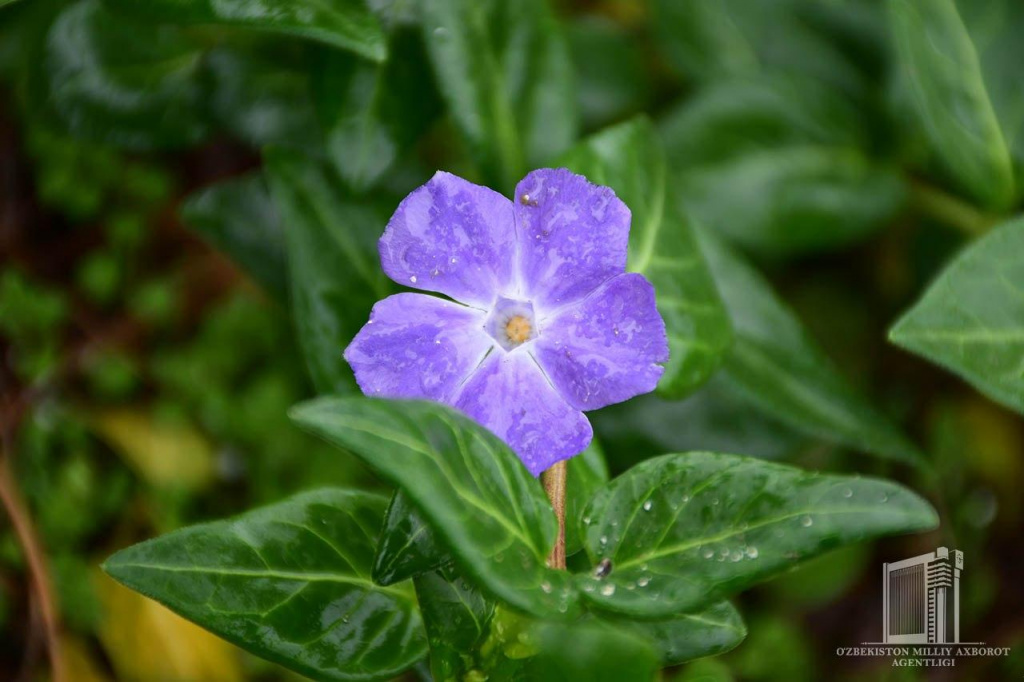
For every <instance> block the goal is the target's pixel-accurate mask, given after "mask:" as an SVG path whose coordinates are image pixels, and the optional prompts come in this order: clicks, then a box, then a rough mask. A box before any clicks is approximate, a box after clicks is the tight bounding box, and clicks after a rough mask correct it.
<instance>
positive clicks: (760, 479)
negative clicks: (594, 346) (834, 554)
mask: <svg viewBox="0 0 1024 682" xmlns="http://www.w3.org/2000/svg"><path fill="white" fill-rule="evenodd" d="M586 514H587V516H589V517H590V523H589V524H586V523H584V527H583V529H582V530H583V532H584V533H585V536H586V547H587V553H588V555H589V556H590V558H591V560H592V561H593V562H594V564H595V565H596V564H597V562H599V561H600V560H602V559H604V558H607V559H609V560H610V561H611V570H610V573H609V574H608V575H607V576H606V577H604V578H599V577H596V576H595V575H593V574H586V575H580V576H578V578H579V582H580V586H581V588H582V591H583V595H584V596H585V597H586V598H587V599H588V600H590V601H591V602H593V603H594V604H595V605H597V606H598V607H600V608H602V609H607V610H609V611H615V612H620V613H627V614H632V615H635V616H640V617H644V618H657V617H660V616H668V615H671V614H674V613H680V612H686V611H692V610H694V609H699V608H702V607H704V606H705V605H708V604H710V603H712V602H714V601H716V600H719V599H722V598H723V597H726V596H728V595H730V594H732V593H735V592H738V591H740V590H743V589H745V588H747V587H749V586H750V585H753V584H754V583H756V582H759V581H761V580H764V579H766V578H768V577H771V576H773V575H775V574H777V573H779V572H781V571H784V570H786V569H787V568H789V567H791V566H793V565H795V564H796V563H797V562H799V561H800V560H802V559H807V558H810V557H813V556H816V555H818V554H821V553H822V552H825V551H827V550H830V549H835V548H837V547H840V546H842V545H845V544H849V543H852V542H860V541H863V540H869V539H872V538H876V537H879V536H882V535H890V534H894V533H907V532H913V531H921V530H928V529H930V528H933V527H934V526H935V525H937V523H938V516H937V515H936V513H935V511H934V510H933V509H932V507H931V505H929V504H928V502H926V501H925V500H924V499H922V498H921V497H919V496H918V495H917V494H915V493H913V492H911V491H909V490H907V489H906V488H903V487H902V486H900V485H898V484H896V483H892V482H890V481H883V480H878V479H871V478H860V477H856V476H828V475H822V474H819V473H817V472H805V471H802V470H800V469H796V468H794V467H789V466H783V465H779V464H773V463H770V462H764V461H762V460H757V459H751V458H747V457H737V456H735V455H720V454H714V453H707V452H691V453H687V454H679V455H665V456H663V457H658V458H655V459H651V460H648V461H646V462H643V463H641V464H638V465H637V466H635V467H633V468H632V469H630V470H629V471H627V472H626V473H625V474H623V475H622V476H620V477H619V478H617V479H615V480H614V481H612V482H611V483H610V484H609V485H608V486H607V487H606V488H604V489H602V490H600V491H598V493H597V495H595V496H594V499H593V501H592V502H591V503H590V506H589V507H588V509H587V511H586Z"/></svg>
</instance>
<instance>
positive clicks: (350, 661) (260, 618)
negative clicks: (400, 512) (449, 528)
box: [103, 489, 426, 680]
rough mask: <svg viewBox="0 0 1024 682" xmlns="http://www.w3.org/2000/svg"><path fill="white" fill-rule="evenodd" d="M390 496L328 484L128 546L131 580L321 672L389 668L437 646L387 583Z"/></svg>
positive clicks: (284, 661)
mask: <svg viewBox="0 0 1024 682" xmlns="http://www.w3.org/2000/svg"><path fill="white" fill-rule="evenodd" d="M385 504H386V500H385V499H384V498H382V497H379V496H376V495H370V494H367V493H361V492H353V491H345V490H336V489H325V490H319V491H315V492H311V493H305V494H302V495H298V496H296V497H293V498H291V499H289V500H286V501H284V502H281V503H278V504H274V505H271V506H269V507H264V508H262V509H258V510H256V511H253V512H249V513H248V514H244V515H242V516H239V517H237V518H236V519H232V520H227V521H217V522H214V523H206V524H201V525H198V526H192V527H189V528H185V529H182V530H179V531H176V532H174V533H170V534H168V535H164V536H162V537H159V538H156V539H154V540H148V541H146V542H143V543H141V544H138V545H134V546H132V547H129V548H127V549H124V550H121V551H120V552H118V553H117V554H115V555H114V556H112V557H110V558H109V559H108V560H107V562H106V563H105V564H104V566H103V568H104V570H105V571H106V572H107V573H109V574H110V575H111V576H112V577H114V578H115V579H116V580H118V581H119V582H121V583H123V584H124V585H127V586H128V587H130V588H132V589H134V590H137V591H139V592H141V593H142V594H144V595H146V596H148V597H150V598H152V599H156V600H157V601H159V602H160V603H162V604H164V605H165V606H168V607H169V608H171V609H172V610H174V611H176V612H177V613H179V614H181V615H182V616H185V617H186V618H188V619H189V620H192V621H194V622H196V623H198V624H199V625H202V626H203V627H205V628H207V629H209V630H211V631H212V632H214V633H216V634H218V635H220V636H221V637H223V638H225V639H227V640H228V641H230V642H233V643H235V644H237V645H238V646H240V647H242V648H244V649H246V650H248V651H251V652H252V653H254V654H256V655H258V656H262V657H263V658H267V659H269V660H271V661H274V662H276V663H280V664H281V665H284V666H286V667H288V668H291V669H292V670H295V671H297V672H300V673H302V674H304V675H308V676H310V677H314V678H316V679H331V680H376V679H387V678H389V677H392V676H394V675H397V674H398V673H400V672H402V671H403V670H406V669H407V668H409V667H411V666H412V665H413V664H414V663H415V662H416V661H417V660H419V659H420V658H422V657H423V656H424V654H425V653H426V642H425V641H424V636H423V629H422V624H421V622H420V617H419V613H418V612H417V610H416V601H415V599H414V598H413V596H412V594H411V593H410V592H409V591H408V590H405V589H398V588H393V587H392V588H382V587H377V586H376V585H374V584H373V583H372V582H371V581H370V561H371V559H372V557H373V548H374V545H375V544H376V542H377V530H378V528H379V527H380V521H381V517H382V515H383V513H384V505H385Z"/></svg>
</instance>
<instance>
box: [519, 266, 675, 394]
mask: <svg viewBox="0 0 1024 682" xmlns="http://www.w3.org/2000/svg"><path fill="white" fill-rule="evenodd" d="M531 352H532V353H533V354H534V356H535V357H536V358H537V361H538V362H539V363H540V366H541V367H543V368H544V371H545V373H546V374H547V376H548V378H550V379H551V382H552V383H553V384H554V385H555V387H556V388H557V389H558V391H559V392H560V393H561V394H562V397H563V398H565V400H566V401H567V402H568V403H569V404H570V405H572V406H573V407H575V408H576V409H579V410H596V409H598V408H600V407H604V406H605V405H611V404H612V403H618V402H622V401H623V400H629V399H630V398H632V397H633V396H635V395H640V394H641V393H647V392H649V391H653V390H654V388H655V386H657V385H658V379H659V378H660V377H661V374H662V372H663V371H664V368H663V367H662V366H661V365H660V364H659V363H664V362H667V361H668V337H667V336H666V335H665V322H664V321H663V320H662V319H661V315H660V314H659V313H658V309H657V307H655V305H654V287H652V286H651V283H650V282H648V281H647V280H646V279H645V278H644V276H643V275H638V274H634V273H630V274H624V275H619V276H618V277H615V278H614V279H611V280H609V281H608V282H606V283H605V284H603V285H602V286H601V287H600V288H598V289H597V290H596V291H595V292H594V293H592V294H590V295H589V296H587V297H586V298H585V299H583V300H582V301H580V302H579V303H576V304H573V305H570V306H568V307H566V308H564V309H562V310H561V311H559V312H557V313H555V314H554V315H553V316H552V317H551V318H549V319H547V320H541V321H540V338H538V339H537V340H536V341H535V342H534V348H533V349H532V351H531Z"/></svg>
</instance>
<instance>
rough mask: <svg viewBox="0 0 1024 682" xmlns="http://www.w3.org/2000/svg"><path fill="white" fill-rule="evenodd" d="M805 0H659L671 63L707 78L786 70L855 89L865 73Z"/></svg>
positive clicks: (657, 22) (658, 22)
mask: <svg viewBox="0 0 1024 682" xmlns="http://www.w3.org/2000/svg"><path fill="white" fill-rule="evenodd" d="M814 4H821V3H810V2H804V1H803V0H717V1H715V2H708V1H707V0H655V2H654V3H653V8H652V9H653V13H654V17H653V22H652V23H653V26H654V29H655V33H656V36H657V38H658V39H659V43H660V45H661V47H662V49H663V50H664V52H665V55H666V56H667V57H668V58H669V62H670V63H671V64H672V65H673V66H675V67H676V68H677V69H678V70H679V71H680V73H682V74H684V75H686V76H688V77H691V78H696V79H699V80H701V81H714V80H717V79H719V78H721V77H722V76H734V75H747V76H754V75H765V74H769V73H777V72H786V73H801V74H806V75H809V76H811V77H813V78H816V79H818V80H821V81H824V82H828V83H831V84H833V85H837V86H839V87H842V88H843V89H845V90H847V91H850V92H857V91H859V90H862V89H863V88H864V78H863V75H862V74H861V73H859V71H858V69H857V68H856V66H855V65H854V64H852V63H851V62H850V60H849V59H847V58H846V57H845V55H843V53H842V51H841V50H840V48H839V45H838V44H837V41H835V40H833V39H831V38H830V37H829V36H827V35H824V34H823V33H821V32H819V31H818V30H816V29H815V27H814V26H813V24H812V23H811V22H808V21H807V14H808V12H807V10H808V5H814Z"/></svg>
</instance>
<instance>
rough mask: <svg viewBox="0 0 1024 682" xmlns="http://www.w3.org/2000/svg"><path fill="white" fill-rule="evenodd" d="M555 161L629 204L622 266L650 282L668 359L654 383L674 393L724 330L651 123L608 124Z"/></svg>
mask: <svg viewBox="0 0 1024 682" xmlns="http://www.w3.org/2000/svg"><path fill="white" fill-rule="evenodd" d="M561 162H562V163H564V164H565V165H566V166H568V167H569V168H571V169H572V170H574V171H576V172H578V173H582V174H583V175H585V176H587V178H589V179H590V181H591V182H595V183H597V184H600V185H607V186H609V187H611V188H612V189H614V190H615V193H616V194H617V195H618V196H619V198H621V199H622V200H623V201H624V202H625V203H626V205H627V206H628V207H629V209H630V210H631V211H632V213H633V220H632V227H631V228H630V233H629V261H628V263H627V266H626V268H627V270H629V271H630V272H639V273H641V274H643V275H644V276H645V277H647V279H648V280H650V282H651V283H652V284H653V285H654V291H655V294H656V296H657V305H658V311H659V312H660V313H661V316H662V318H663V319H664V320H665V327H666V330H667V332H668V342H669V353H670V355H669V361H668V364H667V365H666V366H665V373H664V375H663V376H662V378H661V381H660V382H659V384H658V391H659V392H660V393H662V394H663V395H666V396H669V397H674V398H679V397H682V396H684V395H686V394H687V393H690V392H692V391H693V390H694V389H695V388H696V387H697V386H699V385H700V384H701V383H703V382H704V381H705V380H706V379H707V378H708V377H709V376H710V375H711V373H712V372H714V371H715V370H716V369H717V368H718V365H719V363H720V362H721V359H722V356H723V354H724V353H725V351H726V349H727V348H728V347H729V343H730V342H731V340H732V330H731V328H730V325H729V319H728V315H727V313H726V311H725V308H724V307H723V305H722V300H721V299H720V298H719V295H718V291H717V290H716V288H715V283H714V280H713V279H712V277H711V275H710V273H709V272H708V268H707V264H706V263H705V261H704V258H703V256H702V254H701V249H700V247H699V246H698V245H697V241H696V239H695V238H694V235H693V232H692V231H691V229H690V225H689V223H688V222H687V220H686V219H685V217H684V216H683V215H682V213H681V212H680V211H679V210H678V208H677V206H676V202H675V201H673V200H672V198H671V196H670V195H669V193H668V188H667V183H666V178H667V171H666V167H665V158H664V155H663V153H662V151H661V145H660V142H659V141H658V139H657V136H656V134H655V132H654V130H653V128H652V127H651V125H650V123H649V122H648V121H647V120H646V119H642V118H641V119H634V120H633V121H630V122H628V123H624V124H621V125H618V126H615V127H613V128H609V129H608V130H605V131H603V132H601V133H599V134H597V135H594V136H593V137H591V138H589V139H587V140H586V141H584V142H583V143H581V144H580V145H578V146H576V147H574V148H573V149H572V150H570V151H569V152H568V153H567V154H566V155H565V156H564V157H563V158H562V160H561Z"/></svg>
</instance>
